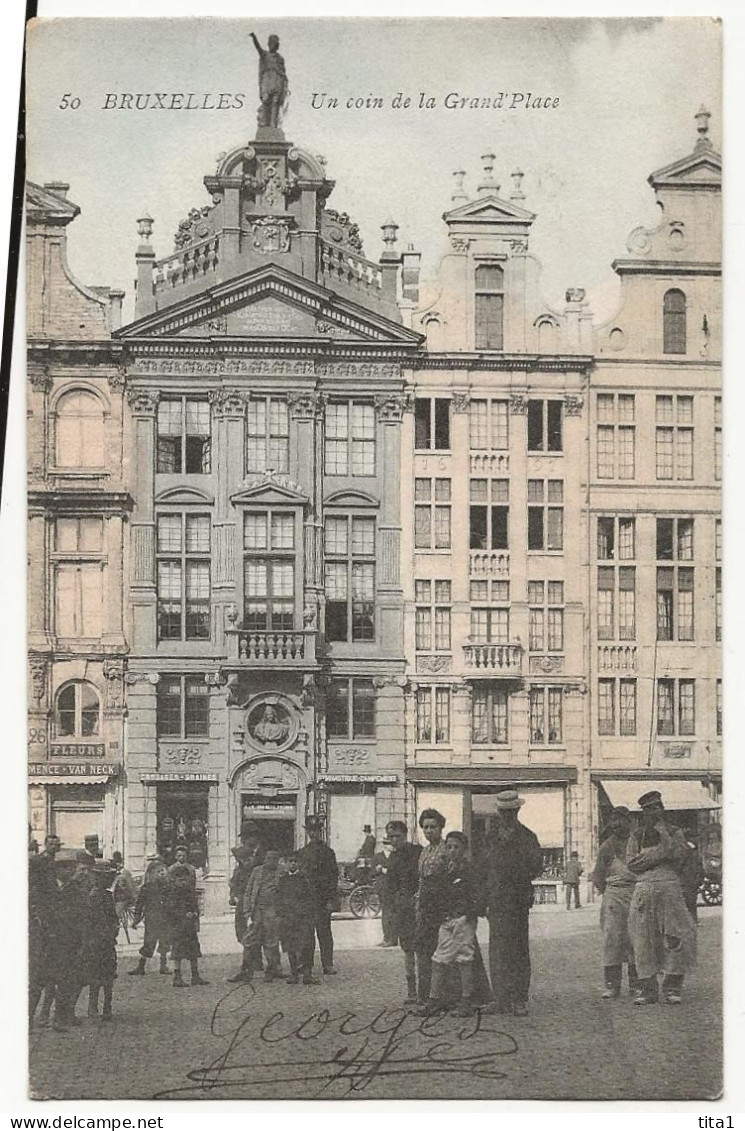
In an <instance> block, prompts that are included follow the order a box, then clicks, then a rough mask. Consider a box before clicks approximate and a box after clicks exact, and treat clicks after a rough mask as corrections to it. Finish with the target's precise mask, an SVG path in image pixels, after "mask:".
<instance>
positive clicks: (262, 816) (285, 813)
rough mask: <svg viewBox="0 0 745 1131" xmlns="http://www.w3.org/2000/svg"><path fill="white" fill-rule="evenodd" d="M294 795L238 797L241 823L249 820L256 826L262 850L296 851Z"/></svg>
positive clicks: (295, 795)
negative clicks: (239, 798)
mask: <svg viewBox="0 0 745 1131" xmlns="http://www.w3.org/2000/svg"><path fill="white" fill-rule="evenodd" d="M296 809H297V794H294V793H293V794H290V795H288V794H280V795H279V796H278V797H267V796H265V795H263V794H256V793H243V794H241V824H242V825H243V824H244V823H245V822H246V821H251V822H253V823H254V824H256V825H257V826H258V829H259V839H260V840H261V846H262V848H263V849H265V850H266V849H273V850H274V851H276V852H282V853H285V852H292V851H293V850H294V848H295V824H296Z"/></svg>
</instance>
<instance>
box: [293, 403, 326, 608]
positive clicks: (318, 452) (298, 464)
mask: <svg viewBox="0 0 745 1131" xmlns="http://www.w3.org/2000/svg"><path fill="white" fill-rule="evenodd" d="M287 403H288V405H289V408H290V419H291V427H290V440H291V448H292V455H291V460H293V459H294V461H295V462H294V463H292V464H291V466H292V474H293V476H294V477H295V479H297V480H298V482H299V483H300V484H301V485H302V487H303V488H304V489H305V490H306V491H307V492H308V499H309V503H308V507H307V510H306V512H305V514H304V515H303V548H304V592H303V607H304V609H307V610H314V611H315V621H316V622H317V615H318V614H317V610H318V601H319V596H320V592H321V589H322V578H323V566H322V543H323V525H322V518H321V511H322V500H323V458H322V456H323V411H324V398H323V397H322V396H321V395H320V394H319V393H317V392H315V391H314V390H301V391H293V392H289V393H288V394H287ZM293 436H294V443H293V442H292V440H293Z"/></svg>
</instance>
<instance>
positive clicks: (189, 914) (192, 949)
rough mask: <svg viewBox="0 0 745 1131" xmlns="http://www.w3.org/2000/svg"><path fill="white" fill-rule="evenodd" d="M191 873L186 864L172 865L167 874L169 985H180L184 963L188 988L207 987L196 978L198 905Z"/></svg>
mask: <svg viewBox="0 0 745 1131" xmlns="http://www.w3.org/2000/svg"><path fill="white" fill-rule="evenodd" d="M192 873H193V869H192V868H191V867H190V865H189V864H173V865H172V867H171V868H170V870H169V872H168V881H169V882H168V889H167V892H166V910H167V914H168V927H169V932H170V938H171V954H172V955H173V965H174V971H173V984H174V986H177V987H182V986H183V985H184V980H183V978H182V977H181V963H182V961H183V959H185V958H186V959H188V962H189V965H190V966H191V984H192V986H207V985H209V982H207V981H205V979H204V978H201V977H200V976H199V959H200V958H201V955H202V952H201V950H200V949H199V902H198V900H197V892H196V888H195V887H194V884H193V874H192Z"/></svg>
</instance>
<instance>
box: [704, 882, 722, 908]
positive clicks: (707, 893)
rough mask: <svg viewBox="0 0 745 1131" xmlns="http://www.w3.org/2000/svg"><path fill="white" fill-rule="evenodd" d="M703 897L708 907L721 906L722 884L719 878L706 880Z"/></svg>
mask: <svg viewBox="0 0 745 1131" xmlns="http://www.w3.org/2000/svg"><path fill="white" fill-rule="evenodd" d="M701 898H702V899H703V901H704V903H705V904H706V906H707V907H720V906H721V904H722V885H721V884H720V883H719V881H718V880H705V881H704V885H703V887H702V888H701Z"/></svg>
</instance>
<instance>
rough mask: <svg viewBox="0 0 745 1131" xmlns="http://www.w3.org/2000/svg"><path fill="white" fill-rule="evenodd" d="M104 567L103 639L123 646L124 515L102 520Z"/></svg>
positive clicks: (114, 515)
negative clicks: (104, 551)
mask: <svg viewBox="0 0 745 1131" xmlns="http://www.w3.org/2000/svg"><path fill="white" fill-rule="evenodd" d="M104 538H105V547H106V567H105V570H104V586H105V590H104V593H105V609H106V613H105V619H104V634H103V635H104V641H105V643H107V644H113V645H115V646H118V647H124V643H125V641H124V571H123V550H124V517H123V516H122V515H121V514H116V513H113V514H108V515H107V516H106V519H105V522H104Z"/></svg>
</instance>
